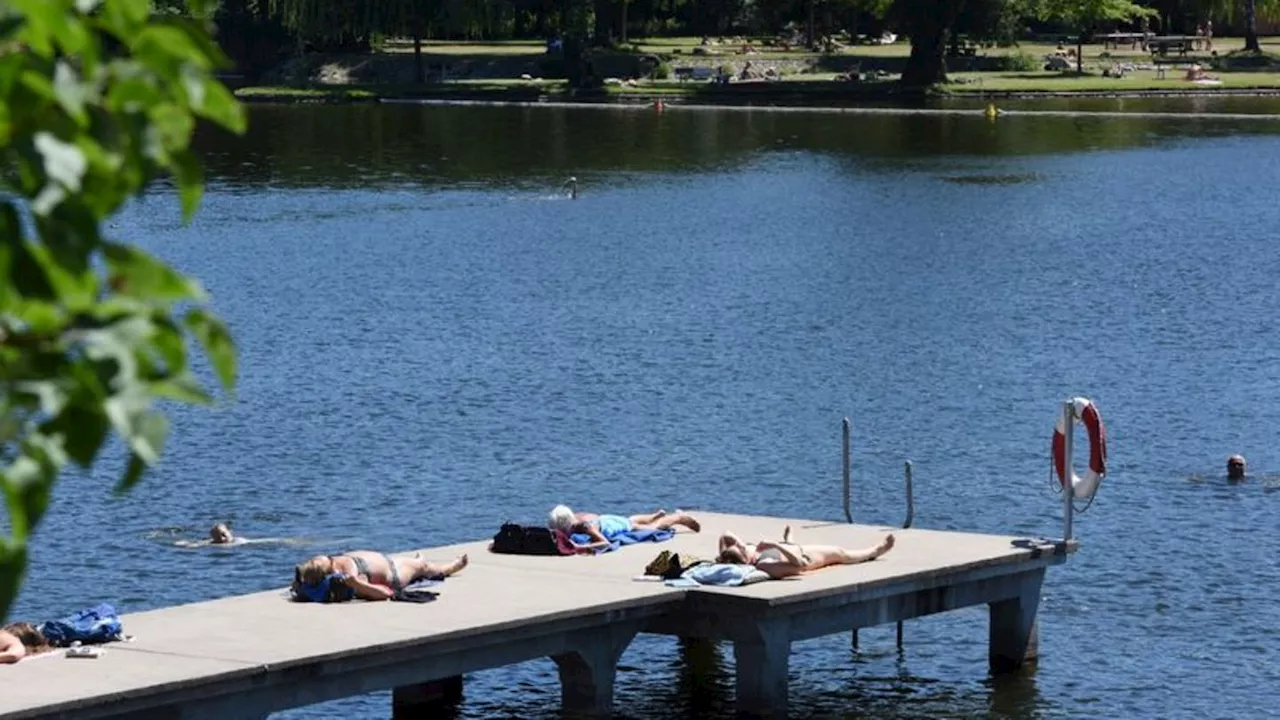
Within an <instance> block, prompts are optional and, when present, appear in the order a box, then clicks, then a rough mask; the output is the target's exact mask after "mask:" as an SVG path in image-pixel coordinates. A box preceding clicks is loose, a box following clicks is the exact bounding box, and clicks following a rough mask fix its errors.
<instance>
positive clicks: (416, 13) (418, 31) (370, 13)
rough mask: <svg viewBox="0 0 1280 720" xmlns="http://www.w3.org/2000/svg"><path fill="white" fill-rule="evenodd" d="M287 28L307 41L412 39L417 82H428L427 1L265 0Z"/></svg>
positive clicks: (273, 13)
mask: <svg viewBox="0 0 1280 720" xmlns="http://www.w3.org/2000/svg"><path fill="white" fill-rule="evenodd" d="M265 2H267V7H268V10H269V11H270V13H271V14H272V15H274V16H275V17H278V18H279V19H280V21H281V22H282V23H283V24H284V26H285V27H286V28H288V29H289V30H291V31H293V32H295V33H297V34H298V35H299V36H301V37H302V38H304V39H307V40H329V41H341V40H357V39H358V40H365V41H367V40H368V39H369V38H370V37H371V36H373V35H375V34H380V35H389V36H399V37H411V38H413V54H414V67H415V72H416V76H417V79H418V82H422V81H423V80H425V79H426V72H425V68H424V67H423V61H422V40H423V38H424V37H425V35H426V33H427V30H428V29H429V28H428V25H429V23H428V19H429V14H430V12H431V8H430V7H429V3H428V0H265Z"/></svg>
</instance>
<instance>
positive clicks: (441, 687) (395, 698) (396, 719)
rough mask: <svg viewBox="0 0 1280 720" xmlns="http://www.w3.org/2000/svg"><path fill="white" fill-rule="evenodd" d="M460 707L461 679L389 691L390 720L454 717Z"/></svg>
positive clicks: (455, 677) (428, 719) (458, 676)
mask: <svg viewBox="0 0 1280 720" xmlns="http://www.w3.org/2000/svg"><path fill="white" fill-rule="evenodd" d="M461 703H462V676H461V675H457V676H454V677H450V678H444V679H442V680H433V681H431V682H425V683H417V684H416V685H402V686H400V687H398V688H395V689H394V690H392V691H391V718H392V720H417V719H418V718H422V720H436V719H437V718H447V717H452V716H454V715H455V714H456V713H457V711H458V705H460V704H461Z"/></svg>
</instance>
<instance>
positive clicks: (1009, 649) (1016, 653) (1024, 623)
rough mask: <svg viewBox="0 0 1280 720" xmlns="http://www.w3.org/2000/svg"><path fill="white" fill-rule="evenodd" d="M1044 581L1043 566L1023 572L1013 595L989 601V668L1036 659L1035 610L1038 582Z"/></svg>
mask: <svg viewBox="0 0 1280 720" xmlns="http://www.w3.org/2000/svg"><path fill="white" fill-rule="evenodd" d="M1043 582H1044V568H1040V569H1038V570H1035V571H1033V572H1029V573H1026V574H1025V575H1024V576H1023V581H1022V586H1021V590H1020V592H1019V593H1018V594H1017V595H1016V596H1014V597H1011V598H1008V599H1006V600H999V601H997V602H993V603H988V607H989V608H990V611H991V634H990V640H989V642H990V648H989V652H988V657H989V660H990V665H991V672H993V673H1007V672H1013V671H1015V670H1017V669H1018V668H1020V667H1022V665H1023V664H1024V663H1025V662H1027V661H1030V662H1035V660H1036V656H1037V655H1038V652H1039V647H1038V646H1039V631H1038V628H1037V626H1036V611H1037V610H1038V609H1039V608H1040V586H1041V585H1042V584H1043Z"/></svg>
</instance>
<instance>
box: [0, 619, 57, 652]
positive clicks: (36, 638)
mask: <svg viewBox="0 0 1280 720" xmlns="http://www.w3.org/2000/svg"><path fill="white" fill-rule="evenodd" d="M0 630H4V631H5V632H8V633H11V634H12V635H13V636H14V637H16V638H18V640H20V641H21V642H22V646H23V647H25V648H26V649H27V652H29V653H31V654H33V655H34V654H35V653H41V652H44V651H46V650H51V649H52V648H53V646H52V645H50V644H49V640H48V639H47V638H45V636H44V634H43V633H41V632H40V630H39V628H37V627H36V626H35V625H32V624H31V623H28V622H16V623H11V624H9V625H5V626H4V627H3V628H0Z"/></svg>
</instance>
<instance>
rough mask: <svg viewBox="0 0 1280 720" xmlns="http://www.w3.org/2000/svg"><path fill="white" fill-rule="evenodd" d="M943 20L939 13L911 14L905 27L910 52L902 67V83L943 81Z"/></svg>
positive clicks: (945, 47)
mask: <svg viewBox="0 0 1280 720" xmlns="http://www.w3.org/2000/svg"><path fill="white" fill-rule="evenodd" d="M932 4H941V3H932ZM934 9H935V10H940V9H941V8H934ZM947 24H948V23H947V21H946V19H945V18H944V17H942V16H941V13H927V12H922V13H918V14H916V15H915V17H914V20H913V22H912V23H911V27H910V28H909V31H910V34H911V56H910V57H908V58H907V66H906V68H904V69H903V71H902V84H903V85H906V86H908V87H926V86H928V85H934V84H937V83H941V82H946V81H947V60H946V49H947Z"/></svg>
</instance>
